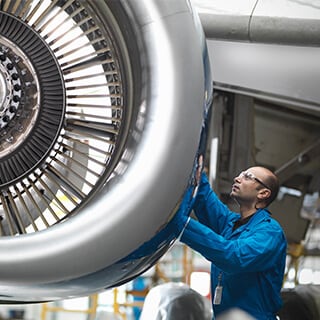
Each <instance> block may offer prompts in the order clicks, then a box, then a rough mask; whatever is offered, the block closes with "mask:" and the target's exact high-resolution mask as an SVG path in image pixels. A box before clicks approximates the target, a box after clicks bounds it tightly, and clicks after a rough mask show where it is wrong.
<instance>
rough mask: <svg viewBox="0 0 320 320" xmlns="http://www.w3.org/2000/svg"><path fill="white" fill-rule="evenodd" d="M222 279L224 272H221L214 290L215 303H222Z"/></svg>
mask: <svg viewBox="0 0 320 320" xmlns="http://www.w3.org/2000/svg"><path fill="white" fill-rule="evenodd" d="M221 280H222V272H220V273H219V276H218V284H217V286H216V289H215V290H214V298H213V304H220V303H221V298H222V288H223V287H222V285H221Z"/></svg>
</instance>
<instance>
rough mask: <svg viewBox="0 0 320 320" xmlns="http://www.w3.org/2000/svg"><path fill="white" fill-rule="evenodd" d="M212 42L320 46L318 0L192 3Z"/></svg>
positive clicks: (206, 0) (252, 0)
mask: <svg viewBox="0 0 320 320" xmlns="http://www.w3.org/2000/svg"><path fill="white" fill-rule="evenodd" d="M192 3H193V5H194V6H195V7H196V10H197V11H198V13H199V15H200V19H201V23H202V25H203V27H204V30H205V34H206V36H207V37H208V38H210V39H221V40H222V39H223V40H231V41H236V40H239V41H249V42H261V43H278V44H289V45H306V46H318V45H319V44H320V25H319V18H320V5H319V3H318V2H317V1H315V0H307V1H291V0H271V1H270V0H244V1H237V0H225V1H224V0H215V1H209V0H192Z"/></svg>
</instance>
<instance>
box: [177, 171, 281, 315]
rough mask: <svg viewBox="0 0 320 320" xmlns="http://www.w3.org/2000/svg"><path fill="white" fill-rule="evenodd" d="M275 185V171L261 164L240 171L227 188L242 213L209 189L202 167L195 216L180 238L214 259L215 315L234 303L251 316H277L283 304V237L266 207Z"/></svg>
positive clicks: (210, 258) (235, 306)
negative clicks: (237, 211) (231, 207)
mask: <svg viewBox="0 0 320 320" xmlns="http://www.w3.org/2000/svg"><path fill="white" fill-rule="evenodd" d="M278 190H279V182H278V179H277V177H276V176H275V175H274V174H273V173H272V172H271V171H270V170H268V169H266V168H264V167H252V168H249V169H247V170H246V171H243V172H241V173H240V174H239V175H238V176H237V177H236V178H234V183H233V185H232V189H231V197H233V199H234V200H235V201H236V202H237V203H238V204H239V207H240V214H237V213H235V212H232V211H230V210H229V209H228V208H227V206H225V205H224V204H223V203H222V202H221V201H220V200H219V199H218V197H217V195H216V194H215V193H214V192H213V191H212V189H211V187H210V184H209V181H208V179H207V176H206V174H205V173H202V175H201V181H200V185H199V189H198V193H197V196H196V198H195V203H194V207H193V209H194V212H195V215H196V216H197V218H198V221H196V220H194V219H189V221H188V222H187V224H186V226H185V228H184V231H183V233H182V235H181V238H180V241H182V242H184V243H185V244H187V245H188V246H190V247H191V248H193V249H194V250H196V251H198V252H199V253H201V254H202V255H203V256H204V257H205V258H207V259H208V260H209V261H211V262H212V265H211V289H212V303H213V310H214V313H215V315H219V314H222V313H223V312H225V311H227V310H230V309H233V308H238V309H242V310H244V311H245V312H247V313H248V314H250V315H251V316H253V317H254V318H255V319H258V320H269V319H270V320H271V319H272V320H273V319H276V312H277V311H278V310H279V309H280V307H281V297H280V290H281V287H282V281H283V275H284V269H285V260H286V239H285V235H284V233H283V230H282V228H281V227H280V225H279V224H278V222H276V221H275V220H274V219H272V217H271V214H270V213H269V212H268V211H267V206H268V205H269V204H270V203H271V202H272V201H273V200H274V199H275V198H276V196H277V193H278Z"/></svg>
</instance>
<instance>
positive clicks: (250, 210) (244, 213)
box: [240, 206, 257, 219]
mask: <svg viewBox="0 0 320 320" xmlns="http://www.w3.org/2000/svg"><path fill="white" fill-rule="evenodd" d="M256 211H257V209H256V208H255V207H252V206H248V207H247V206H240V215H241V219H245V218H246V217H249V216H251V215H253V214H254V213H255V212H256Z"/></svg>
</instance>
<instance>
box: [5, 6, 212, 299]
mask: <svg viewBox="0 0 320 320" xmlns="http://www.w3.org/2000/svg"><path fill="white" fill-rule="evenodd" d="M211 94H212V90H211V79H210V72H209V63H208V56H207V51H206V45H205V38H204V35H203V32H202V28H201V24H200V21H199V19H198V16H197V15H196V14H195V12H194V11H193V9H192V6H191V5H190V3H189V1H187V0H175V1H171V0H162V1H158V0H145V1H142V0H119V1H113V0H94V1H89V0H88V1H84V0H41V1H40V0H20V1H11V0H4V1H1V2H0V107H1V109H0V158H1V160H0V232H1V237H0V256H1V259H0V300H1V301H2V302H5V303H19V302H39V301H51V300H56V299H62V298H72V297H77V296H84V295H89V294H92V293H96V292H98V291H101V290H103V289H106V288H111V287H114V286H118V285H120V284H122V283H125V282H127V281H129V280H131V279H132V278H134V277H136V276H138V275H139V274H141V273H142V272H144V271H146V270H147V269H148V268H150V267H151V266H153V265H154V264H155V263H156V261H157V260H158V259H159V258H160V257H161V256H162V255H163V254H164V253H165V252H166V251H167V249H168V248H169V247H170V246H171V245H172V244H173V243H174V241H175V240H176V238H177V237H178V236H179V232H181V230H182V228H183V223H177V221H180V222H181V221H182V222H183V221H184V219H185V218H186V217H187V216H188V215H189V213H190V210H191V209H190V208H191V205H192V200H193V199H194V194H195V192H196V181H195V179H194V173H195V171H196V164H197V155H198V154H199V148H200V141H201V136H203V135H202V133H203V130H204V127H205V126H204V123H205V119H206V115H207V112H208V108H209V106H210V102H211Z"/></svg>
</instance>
